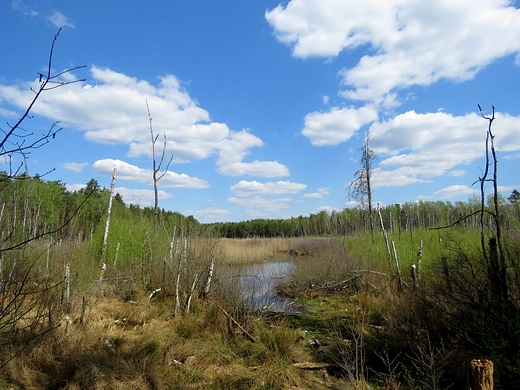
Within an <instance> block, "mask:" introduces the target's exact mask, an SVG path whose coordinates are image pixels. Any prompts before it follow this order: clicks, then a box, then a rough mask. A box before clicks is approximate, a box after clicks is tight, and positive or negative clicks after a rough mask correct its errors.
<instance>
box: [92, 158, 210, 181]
mask: <svg viewBox="0 0 520 390" xmlns="http://www.w3.org/2000/svg"><path fill="white" fill-rule="evenodd" d="M92 167H93V168H94V170H95V171H96V172H98V173H99V174H101V175H105V176H111V175H112V172H113V170H114V168H117V179H118V180H126V181H133V182H140V183H144V184H147V185H153V178H152V171H151V170H149V169H143V168H139V167H137V166H135V165H132V164H129V163H127V162H125V161H121V160H113V159H103V160H97V161H96V162H95V163H94V164H93V165H92ZM163 173H164V172H160V173H159V175H162V174H163ZM160 183H161V187H163V188H208V187H209V183H208V182H207V181H206V180H203V179H199V178H197V177H190V176H188V175H187V174H185V173H181V174H178V173H175V172H172V171H168V172H166V174H165V175H164V176H163V177H162V179H161V180H160Z"/></svg>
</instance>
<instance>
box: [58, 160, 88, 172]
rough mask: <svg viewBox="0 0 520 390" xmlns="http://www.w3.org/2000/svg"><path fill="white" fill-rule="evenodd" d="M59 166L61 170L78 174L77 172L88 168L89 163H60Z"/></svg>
mask: <svg viewBox="0 0 520 390" xmlns="http://www.w3.org/2000/svg"><path fill="white" fill-rule="evenodd" d="M60 165H61V166H62V167H63V168H65V169H67V170H69V171H72V172H76V173H79V172H81V171H83V168H85V167H87V166H89V163H86V162H84V163H74V162H68V163H62V164H60Z"/></svg>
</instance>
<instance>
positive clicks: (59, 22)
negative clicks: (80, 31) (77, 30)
mask: <svg viewBox="0 0 520 390" xmlns="http://www.w3.org/2000/svg"><path fill="white" fill-rule="evenodd" d="M47 19H48V20H49V22H51V23H52V24H54V26H56V27H57V28H62V27H71V28H74V23H72V22H71V21H70V20H69V18H67V17H66V16H65V15H63V14H62V13H61V12H60V11H54V12H53V13H52V14H51V15H49V17H48V18H47Z"/></svg>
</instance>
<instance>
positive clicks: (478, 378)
mask: <svg viewBox="0 0 520 390" xmlns="http://www.w3.org/2000/svg"><path fill="white" fill-rule="evenodd" d="M471 388H472V389H473V390H493V362H492V361H491V360H488V359H473V360H472V361H471Z"/></svg>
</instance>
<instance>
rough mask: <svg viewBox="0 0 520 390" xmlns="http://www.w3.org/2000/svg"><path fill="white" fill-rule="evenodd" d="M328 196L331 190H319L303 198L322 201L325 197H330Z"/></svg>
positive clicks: (304, 195)
mask: <svg viewBox="0 0 520 390" xmlns="http://www.w3.org/2000/svg"><path fill="white" fill-rule="evenodd" d="M328 194H329V189H328V188H318V191H316V192H311V193H308V194H303V197H304V198H313V199H321V198H323V197H324V196H325V195H328Z"/></svg>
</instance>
